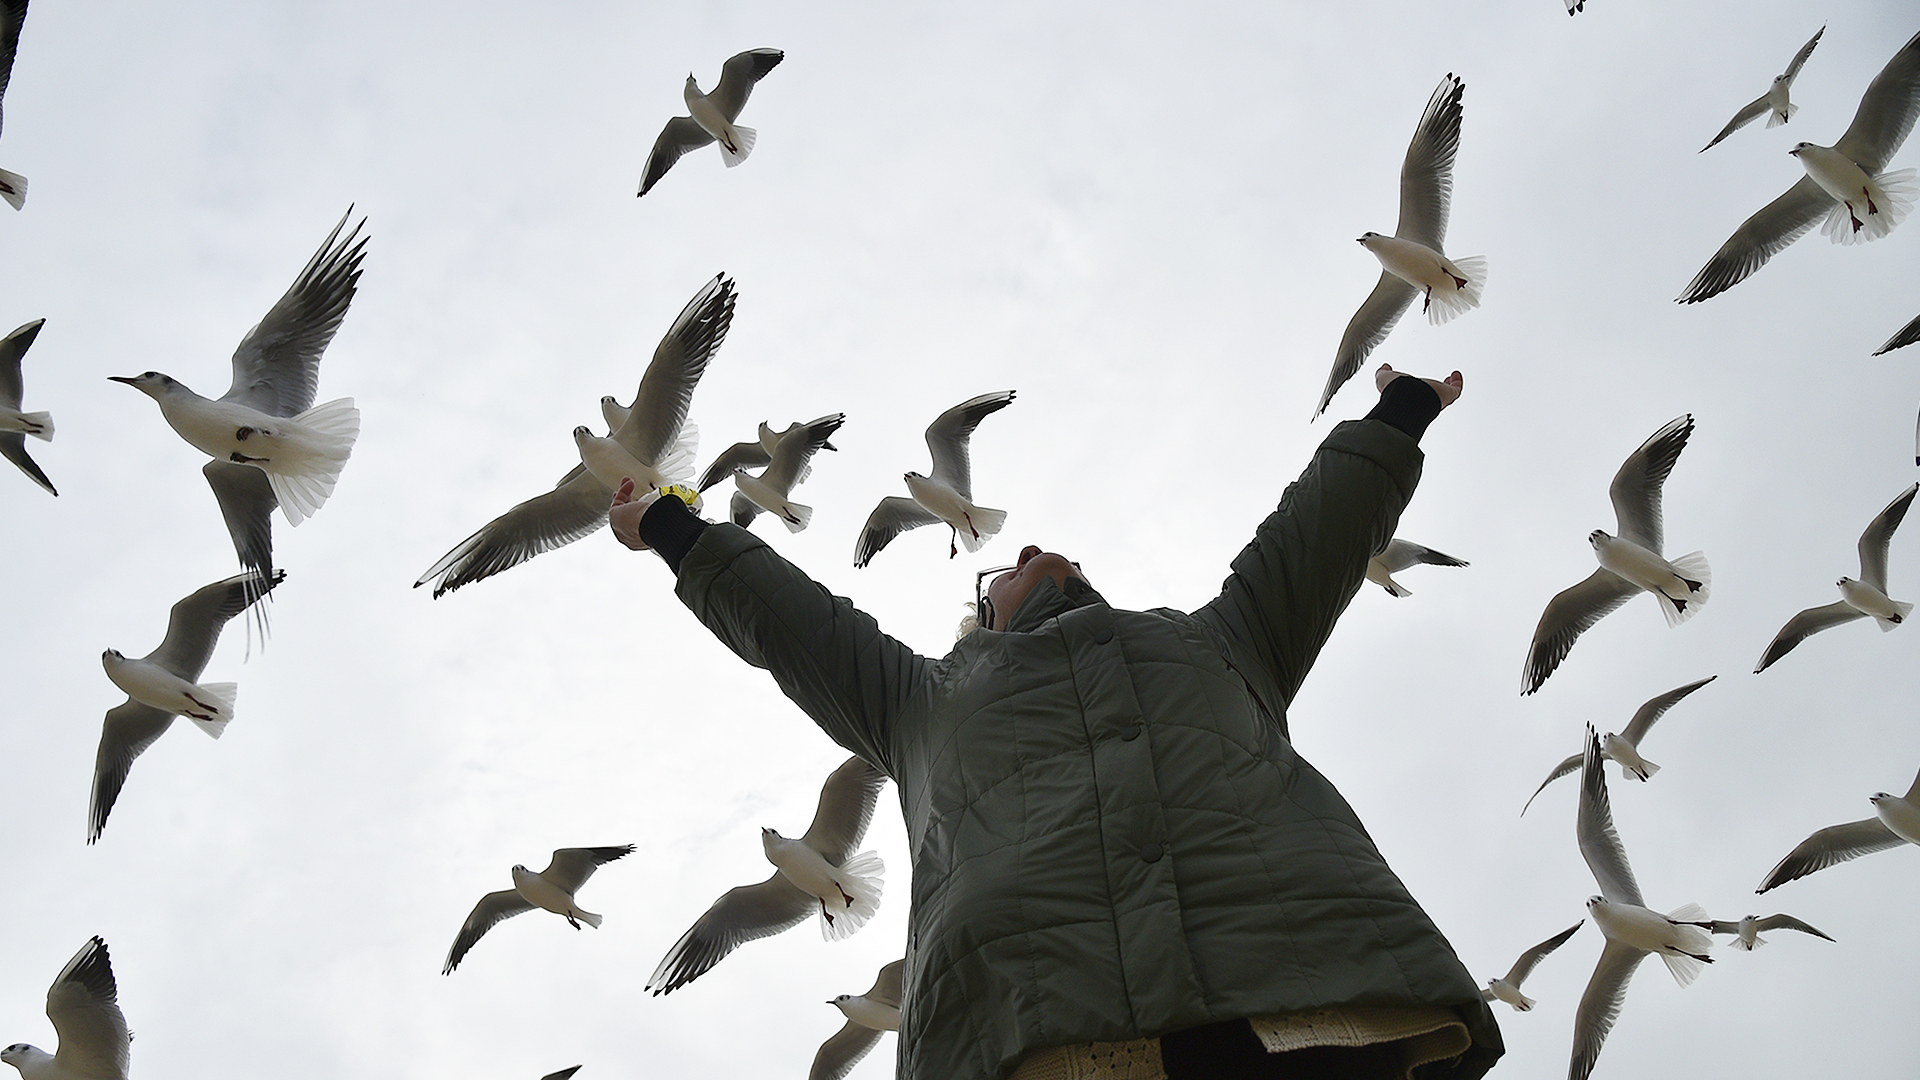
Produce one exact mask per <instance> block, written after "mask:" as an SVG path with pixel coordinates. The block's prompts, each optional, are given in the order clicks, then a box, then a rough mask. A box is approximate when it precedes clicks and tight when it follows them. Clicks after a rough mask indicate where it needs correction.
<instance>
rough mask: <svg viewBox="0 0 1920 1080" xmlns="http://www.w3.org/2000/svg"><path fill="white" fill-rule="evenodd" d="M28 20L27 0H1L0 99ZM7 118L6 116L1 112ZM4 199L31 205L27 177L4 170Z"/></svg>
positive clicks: (0, 185)
mask: <svg viewBox="0 0 1920 1080" xmlns="http://www.w3.org/2000/svg"><path fill="white" fill-rule="evenodd" d="M26 21H27V0H0V99H4V98H5V97H6V96H7V83H9V82H11V81H12V79H13V54H14V52H15V51H16V50H18V49H19V47H20V27H21V25H22V24H24V23H25V22H26ZM0 120H4V115H0ZM0 199H5V200H6V201H7V202H8V203H10V204H12V206H13V208H14V209H15V210H19V209H21V208H23V207H25V206H26V205H27V178H26V177H24V176H21V175H20V174H19V173H13V172H8V171H7V170H5V169H0Z"/></svg>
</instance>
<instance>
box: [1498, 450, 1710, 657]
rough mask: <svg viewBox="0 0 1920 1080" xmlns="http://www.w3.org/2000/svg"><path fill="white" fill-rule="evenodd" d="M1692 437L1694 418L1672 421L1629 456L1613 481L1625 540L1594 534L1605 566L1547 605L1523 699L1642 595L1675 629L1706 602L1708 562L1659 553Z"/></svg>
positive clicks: (1532, 650) (1697, 554)
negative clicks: (1594, 629) (1664, 518)
mask: <svg viewBox="0 0 1920 1080" xmlns="http://www.w3.org/2000/svg"><path fill="white" fill-rule="evenodd" d="M1692 434H1693V416H1692V414H1688V415H1686V416H1681V417H1677V418H1675V419H1673V420H1670V421H1668V422H1667V424H1666V425H1665V426H1663V427H1661V429H1660V430H1659V431H1656V432H1654V433H1653V435H1652V436H1650V437H1649V438H1648V439H1647V441H1646V442H1643V443H1641V444H1640V447H1639V449H1637V450H1635V451H1634V452H1633V453H1631V454H1629V455H1627V460H1626V461H1625V462H1623V463H1621V465H1620V471H1619V472H1617V473H1615V474H1614V475H1613V483H1612V484H1611V485H1609V486H1608V488H1607V494H1608V497H1609V498H1610V499H1611V500H1612V501H1613V514H1614V518H1615V520H1616V521H1617V522H1618V523H1619V524H1618V528H1619V530H1620V535H1618V536H1609V535H1607V533H1606V531H1605V530H1603V529H1595V530H1593V532H1592V533H1590V534H1588V536H1587V540H1588V542H1590V543H1591V544H1592V545H1593V550H1594V554H1595V555H1596V556H1597V557H1598V558H1599V560H1600V568H1599V569H1598V570H1595V571H1594V572H1593V573H1592V574H1590V575H1588V577H1587V579H1586V580H1585V581H1582V582H1580V583H1579V584H1578V585H1574V586H1572V587H1570V588H1568V589H1565V590H1563V591H1561V592H1560V594H1559V595H1557V596H1555V597H1554V598H1553V599H1552V600H1549V601H1548V602H1547V610H1546V611H1544V612H1542V613H1541V615H1540V623H1539V625H1538V626H1536V627H1534V630H1533V644H1532V645H1531V646H1529V647H1528V649H1527V664H1526V668H1525V669H1524V670H1523V671H1522V672H1521V673H1520V692H1521V693H1522V694H1531V693H1533V692H1534V691H1535V690H1538V689H1540V684H1542V683H1544V682H1546V681H1547V676H1549V675H1551V674H1553V669H1554V668H1556V667H1558V666H1560V661H1562V660H1564V659H1566V656H1567V652H1568V651H1569V650H1571V649H1572V648H1573V643H1574V641H1576V640H1577V639H1578V638H1579V637H1580V635H1581V634H1582V633H1584V632H1585V631H1586V630H1587V628H1588V627H1590V626H1592V625H1593V624H1594V623H1597V622H1599V621H1600V620H1601V618H1603V617H1604V616H1606V615H1607V614H1608V613H1610V612H1612V611H1613V610H1614V609H1615V608H1618V607H1619V606H1620V605H1622V604H1624V603H1626V602H1627V601H1628V600H1631V599H1633V598H1634V597H1635V596H1637V595H1638V594H1640V593H1642V592H1651V593H1652V594H1653V595H1654V597H1655V598H1656V599H1657V600H1658V601H1659V602H1660V611H1661V613H1662V614H1664V615H1665V616H1666V617H1667V625H1668V626H1678V625H1679V624H1681V623H1683V622H1685V621H1687V620H1688V619H1690V618H1692V617H1693V615H1694V613H1695V612H1697V611H1699V610H1700V607H1701V605H1703V604H1705V603H1706V602H1707V592H1708V587H1709V585H1710V584H1711V575H1710V572H1709V570H1708V567H1707V557H1706V556H1705V555H1704V554H1702V553H1701V552H1698V551H1695V552H1692V553H1690V554H1687V555H1682V556H1680V557H1679V558H1677V559H1674V560H1673V561H1672V562H1668V561H1667V560H1666V559H1665V558H1663V557H1661V554H1660V551H1661V547H1662V536H1661V533H1662V530H1661V523H1660V489H1661V486H1662V485H1664V484H1665V483H1666V482H1667V474H1668V473H1670V472H1672V471H1673V464H1674V462H1676V461H1678V460H1680V451H1681V450H1682V449H1684V448H1685V447H1686V445H1687V437H1688V436H1690V435H1692Z"/></svg>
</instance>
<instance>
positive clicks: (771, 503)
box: [731, 413, 847, 532]
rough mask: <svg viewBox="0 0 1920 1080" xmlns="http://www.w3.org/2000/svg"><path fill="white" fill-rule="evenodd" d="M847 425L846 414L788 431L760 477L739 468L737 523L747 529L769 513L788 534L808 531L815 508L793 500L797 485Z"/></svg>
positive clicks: (734, 507) (734, 513)
mask: <svg viewBox="0 0 1920 1080" xmlns="http://www.w3.org/2000/svg"><path fill="white" fill-rule="evenodd" d="M846 421H847V414H846V413H834V414H833V415H831V416H823V417H821V418H820V419H818V420H815V421H813V422H812V423H810V424H806V425H804V426H802V425H798V424H796V425H793V426H790V427H788V428H787V430H786V432H785V433H784V434H782V435H781V436H780V437H779V438H778V439H776V440H775V441H774V445H773V453H772V454H771V455H770V460H769V462H768V464H767V467H766V468H765V469H764V470H762V471H761V473H760V475H759V476H754V475H752V474H751V473H749V472H747V470H746V469H744V468H738V467H736V468H735V469H734V470H733V483H734V486H735V487H736V488H738V489H739V490H737V491H736V492H735V493H734V499H733V504H732V507H731V513H732V517H733V523H734V524H735V525H739V526H742V527H745V526H746V525H747V524H749V523H750V522H752V521H753V519H754V518H755V517H757V516H758V515H759V513H760V511H762V510H765V511H766V512H767V513H769V514H772V515H773V516H775V517H777V518H779V519H780V523H781V524H783V525H785V526H786V527H787V531H788V532H799V531H800V530H801V529H804V528H806V527H807V522H808V521H811V520H812V519H813V507H811V506H806V505H803V504H801V503H797V502H794V501H793V500H792V498H791V496H792V493H793V488H794V485H796V484H798V483H800V481H801V480H803V479H805V478H806V476H807V474H808V473H809V472H811V471H812V466H811V465H810V464H809V463H810V461H811V459H812V458H813V455H814V454H815V453H816V452H818V451H820V450H824V449H826V446H827V440H828V439H829V438H831V437H832V435H833V433H834V432H836V431H839V430H840V425H841V424H844V423H846Z"/></svg>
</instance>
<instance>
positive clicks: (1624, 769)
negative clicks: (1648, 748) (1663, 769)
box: [1620, 758, 1660, 780]
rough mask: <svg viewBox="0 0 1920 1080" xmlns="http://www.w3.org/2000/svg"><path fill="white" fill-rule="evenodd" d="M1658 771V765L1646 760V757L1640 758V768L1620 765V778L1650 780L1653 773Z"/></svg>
mask: <svg viewBox="0 0 1920 1080" xmlns="http://www.w3.org/2000/svg"><path fill="white" fill-rule="evenodd" d="M1659 771H1660V766H1658V765H1655V764H1654V763H1653V762H1651V761H1648V760H1647V759H1646V758H1641V759H1640V768H1638V769H1635V768H1631V767H1629V766H1626V765H1622V766H1620V779H1622V780H1651V779H1652V778H1653V774H1654V773H1657V772H1659Z"/></svg>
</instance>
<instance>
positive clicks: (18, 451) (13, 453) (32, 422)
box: [0, 4, 60, 495]
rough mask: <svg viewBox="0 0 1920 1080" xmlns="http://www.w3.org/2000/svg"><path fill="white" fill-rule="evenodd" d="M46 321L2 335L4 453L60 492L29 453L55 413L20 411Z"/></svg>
mask: <svg viewBox="0 0 1920 1080" xmlns="http://www.w3.org/2000/svg"><path fill="white" fill-rule="evenodd" d="M21 6H22V7H23V8H24V7H25V6H26V5H25V4H22V5H21ZM46 321H47V320H45V319H35V320H33V321H32V322H30V323H28V324H26V325H25V326H22V327H20V328H19V329H17V330H15V331H14V332H13V333H11V334H8V335H7V336H6V337H4V338H0V454H4V455H6V458H7V460H8V461H11V462H13V463H14V464H15V465H18V466H19V467H20V471H21V472H23V473H26V474H27V475H28V476H29V477H31V478H32V479H33V481H34V483H36V484H39V485H40V486H41V487H43V488H46V489H47V491H49V492H51V493H52V494H54V495H58V494H60V493H59V492H57V491H54V490H53V481H51V480H49V479H47V474H46V473H43V472H41V471H40V466H39V465H36V464H34V461H33V459H32V458H31V457H28V456H27V436H29V435H31V436H33V437H34V438H36V439H41V440H44V441H46V442H52V441H53V415H52V414H51V413H44V412H21V411H20V400H21V397H22V395H23V394H24V393H25V389H24V387H23V386H22V384H21V382H20V360H21V358H22V357H24V356H26V355H27V347H28V346H29V345H32V344H33V339H34V338H36V337H38V336H39V335H40V326H41V324H42V323H45V322H46Z"/></svg>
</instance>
